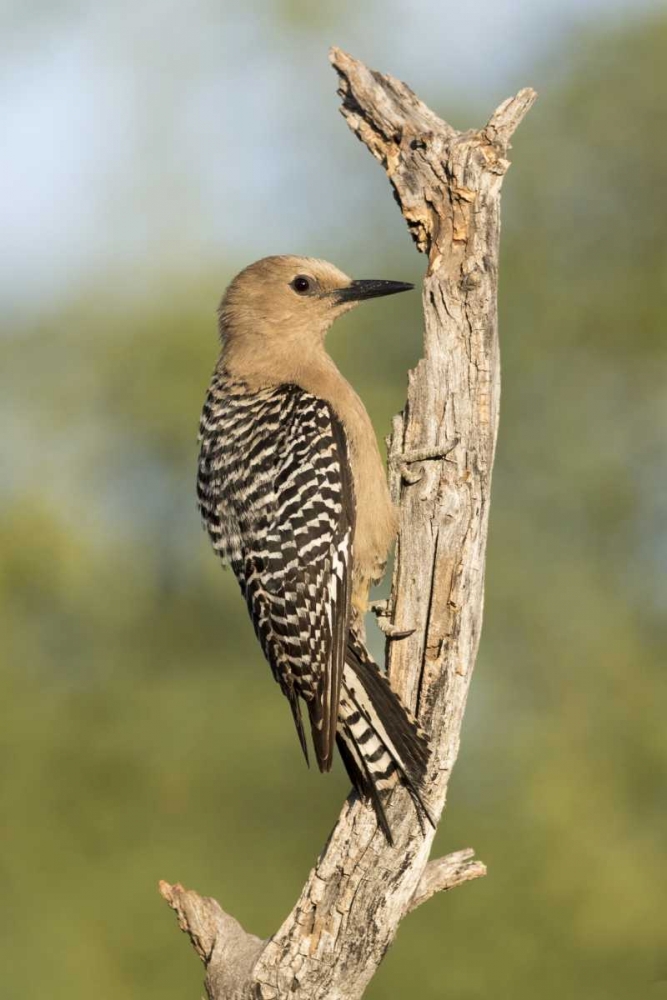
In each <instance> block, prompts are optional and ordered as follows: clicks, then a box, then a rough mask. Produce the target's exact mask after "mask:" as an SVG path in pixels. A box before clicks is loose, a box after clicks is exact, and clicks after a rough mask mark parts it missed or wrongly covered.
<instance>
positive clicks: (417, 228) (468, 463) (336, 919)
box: [161, 48, 536, 1000]
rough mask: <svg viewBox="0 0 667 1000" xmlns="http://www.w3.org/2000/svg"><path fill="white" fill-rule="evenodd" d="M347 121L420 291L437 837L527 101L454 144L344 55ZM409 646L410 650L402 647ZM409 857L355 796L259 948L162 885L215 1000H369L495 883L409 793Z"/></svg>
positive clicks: (410, 412)
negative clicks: (379, 977) (422, 816)
mask: <svg viewBox="0 0 667 1000" xmlns="http://www.w3.org/2000/svg"><path fill="white" fill-rule="evenodd" d="M331 62H332V63H333V66H334V68H335V70H336V72H337V73H338V77H339V94H340V96H341V98H342V113H343V115H344V116H345V118H346V120H347V122H348V124H349V126H350V128H351V129H352V130H353V131H354V132H355V133H356V134H357V136H358V137H359V138H360V139H361V141H362V142H364V143H365V145H366V146H367V147H368V149H369V150H370V151H371V153H372V154H373V155H374V156H375V157H376V159H378V160H379V161H380V163H381V164H382V165H383V167H384V168H385V171H386V173H387V176H388V178H389V181H390V183H391V185H392V188H393V190H394V193H395V195H396V198H397V200H398V203H399V205H400V207H401V211H402V213H403V215H404V217H405V220H406V222H407V224H408V227H409V230H410V232H411V234H412V236H413V238H414V240H415V242H416V244H417V248H418V249H419V250H420V251H422V252H424V253H426V254H428V260H429V264H428V269H427V273H426V277H425V279H424V287H423V308H424V320H425V331H424V357H423V359H422V360H421V361H420V362H419V364H418V365H417V367H416V368H415V369H414V371H412V372H410V374H409V384H408V397H407V403H406V406H405V409H404V411H403V413H402V414H400V415H399V416H397V417H396V418H395V419H394V422H393V430H392V435H391V439H390V443H389V469H390V476H391V479H392V491H393V495H394V498H395V500H396V502H397V504H398V507H399V518H400V525H399V539H398V543H397V550H396V558H395V563H394V577H393V583H392V592H391V597H390V600H389V602H388V606H387V608H386V609H385V612H386V615H387V618H388V620H389V624H390V626H392V628H390V629H389V632H388V634H391V635H392V636H393V637H392V638H391V639H390V640H389V641H388V644H387V645H388V648H387V666H388V670H389V674H390V678H391V682H392V685H393V686H394V688H395V689H396V690H397V691H398V692H399V694H400V695H401V696H402V698H403V699H404V701H405V702H407V703H408V704H409V705H410V706H411V707H412V708H413V709H414V710H415V711H416V712H417V713H418V715H419V718H420V721H421V723H422V725H423V726H424V727H425V728H426V729H427V730H428V731H429V733H430V736H431V740H432V746H433V755H432V762H431V770H430V774H429V785H428V788H427V790H426V794H427V798H428V805H429V810H430V812H431V814H432V815H433V816H434V817H435V818H436V820H438V819H439V818H440V816H441V814H442V811H443V809H444V806H445V799H446V795H447V786H448V783H449V777H450V774H451V771H452V768H453V766H454V762H455V760H456V757H457V754H458V748H459V738H460V732H461V723H462V720H463V713H464V710H465V704H466V698H467V694H468V688H469V684H470V677H471V674H472V670H473V666H474V663H475V657H476V654H477V647H478V643H479V636H480V631H481V625H482V609H483V591H484V554H485V547H486V535H487V524H488V515H489V500H490V488H491V470H492V465H493V456H494V450H495V443H496V432H497V425H498V403H499V395H500V375H499V354H498V337H497V312H496V293H497V280H498V241H499V234H500V187H501V183H502V179H503V176H504V174H505V172H506V170H507V167H508V166H509V161H508V160H507V150H508V147H509V141H510V139H511V137H512V134H513V133H514V131H515V129H516V128H517V126H518V125H519V123H520V122H521V120H522V118H523V117H524V115H525V114H526V112H527V111H528V110H529V108H530V106H531V104H532V103H533V101H534V100H535V96H536V95H535V93H534V91H532V90H529V89H526V90H522V91H520V93H519V94H517V95H516V97H513V98H510V99H509V100H507V101H505V102H504V103H503V104H502V105H501V106H500V107H499V108H498V109H497V110H496V111H495V112H494V114H493V115H492V117H491V119H490V121H489V122H488V124H487V125H486V126H484V127H483V128H481V129H479V130H478V131H474V130H471V131H468V132H457V131H456V130H455V129H453V128H452V127H451V126H450V125H448V124H447V123H446V122H444V121H442V120H441V119H440V118H438V117H437V116H436V115H435V114H434V113H433V112H432V111H430V110H429V108H427V107H426V105H424V104H423V103H422V102H421V101H420V100H419V99H418V98H417V97H416V96H415V94H413V92H412V91H411V90H410V89H409V88H408V87H407V86H406V85H405V84H404V83H401V82H400V81H398V80H395V79H393V78H392V77H390V76H385V75H383V74H380V73H377V72H374V71H372V70H370V69H368V68H367V67H366V66H364V65H363V63H360V62H358V61H357V60H355V59H353V58H352V57H351V56H348V55H346V54H345V53H344V52H342V51H341V50H340V49H335V48H334V49H332V52H331ZM400 634H402V635H403V638H396V636H397V635H400ZM387 813H388V818H389V822H390V824H391V827H392V831H394V835H395V843H394V845H393V846H390V845H388V844H387V842H386V840H385V838H384V836H383V834H382V833H381V831H379V830H378V828H377V824H376V821H375V815H374V813H373V810H372V809H371V808H369V807H367V806H366V805H365V804H364V803H362V802H360V801H358V800H357V799H356V798H355V797H354V796H350V798H349V799H348V800H347V802H346V803H345V806H344V807H343V811H342V813H341V816H340V818H339V820H338V823H337V825H336V827H335V829H334V831H333V833H332V836H331V838H330V839H329V842H328V843H327V845H326V847H325V848H324V850H323V852H322V854H321V855H320V857H319V859H318V861H317V863H316V865H315V867H314V869H313V870H312V872H311V873H310V875H309V877H308V880H307V882H306V884H305V886H304V888H303V891H302V893H301V896H300V898H299V900H298V902H297V904H296V906H295V907H294V909H293V910H292V912H291V913H290V914H289V916H288V917H287V919H286V920H285V922H284V923H283V925H282V927H281V928H280V929H279V930H278V931H277V932H276V933H275V934H274V935H273V936H272V937H271V938H269V939H268V940H267V941H261V940H260V939H259V938H257V937H254V936H253V935H251V934H248V933H247V932H246V931H244V930H243V928H242V927H241V926H240V924H238V923H237V921H236V920H234V918H233V917H230V916H228V915H227V914H226V913H224V911H223V910H222V909H221V907H220V906H219V905H218V903H216V902H215V900H212V899H209V898H206V897H201V896H199V895H198V894H197V893H195V892H192V891H188V890H184V889H183V888H182V887H181V886H178V885H176V886H170V885H168V884H167V883H161V892H162V894H163V896H164V898H165V899H166V900H167V902H168V903H169V905H170V906H171V907H172V908H173V909H174V910H175V911H176V913H177V915H178V919H179V922H180V925H181V927H182V928H183V929H184V930H185V931H187V933H188V934H189V935H190V938H191V940H192V943H193V945H194V947H195V948H196V950H197V952H198V954H199V955H200V957H201V958H202V960H203V962H204V964H205V966H206V988H207V991H208V995H209V997H210V998H211V1000H283V998H288V997H289V998H290V1000H325V998H326V1000H356V998H359V997H361V996H362V994H363V992H364V990H365V987H366V985H367V984H368V982H369V981H370V979H371V977H372V976H373V973H374V972H375V970H376V968H377V966H378V965H379V963H380V961H381V959H382V956H383V955H384V953H385V952H386V950H387V948H388V946H389V945H390V944H391V942H392V940H393V938H394V936H395V934H396V931H397V929H398V926H399V924H400V922H401V920H402V919H403V917H404V916H406V914H407V913H409V912H410V911H411V910H413V909H414V908H415V907H416V906H419V905H420V904H421V903H423V902H424V901H425V900H427V899H428V898H429V897H430V896H432V895H433V894H434V893H435V892H440V891H442V890H445V889H449V888H452V887H453V886H455V885H459V884H461V883H462V882H464V881H468V880H470V879H472V878H477V877H478V876H480V875H483V874H484V873H485V868H484V866H483V865H482V864H481V863H480V862H478V861H475V860H474V859H473V852H472V851H459V852H458V853H456V854H452V855H449V856H448V857H446V858H442V859H440V860H438V861H431V862H429V861H428V858H429V853H430V850H431V844H432V842H433V837H434V835H435V831H434V830H432V829H431V828H427V829H426V830H422V829H421V828H420V825H419V821H418V818H417V815H416V813H415V810H414V809H412V808H411V807H410V801H409V798H408V795H407V792H405V790H404V789H402V788H398V789H397V790H396V791H395V792H394V794H393V796H392V799H391V801H390V803H389V806H388V810H387Z"/></svg>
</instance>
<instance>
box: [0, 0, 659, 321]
mask: <svg viewBox="0 0 667 1000" xmlns="http://www.w3.org/2000/svg"><path fill="white" fill-rule="evenodd" d="M239 6H240V5H239V4H238V3H233V4H231V3H224V2H223V3H220V0H217V2H216V0H191V2H189V3H187V4H184V3H182V2H179V0H145V2H139V3H136V2H130V0H120V2H117V3H114V4H98V3H94V2H88V3H77V2H67V0H62V2H60V3H58V2H57V0H52V2H50V3H48V4H44V5H43V6H40V4H39V2H36V3H32V4H30V3H28V2H26V0H16V2H15V3H13V4H12V3H9V4H7V3H6V4H5V6H4V9H3V12H2V14H1V15H0V16H1V18H2V20H1V22H0V39H2V41H1V42H0V44H2V46H3V48H4V51H3V52H2V53H0V55H1V58H0V123H1V127H0V164H1V170H2V183H1V185H0V253H1V261H0V264H1V266H0V294H1V295H2V297H3V299H4V300H5V308H6V309H11V308H19V309H20V310H21V311H22V312H23V311H25V310H27V311H28V312H30V311H31V310H32V309H34V308H39V307H40V305H41V304H45V303H48V302H49V301H50V300H51V299H52V297H53V296H54V295H55V296H61V295H66V294H67V293H68V291H70V290H71V289H72V288H73V287H75V286H76V285H79V284H81V283H82V282H88V281H90V282H101V281H104V280H105V279H106V278H107V277H109V278H112V277H116V276H118V275H120V276H122V277H123V279H124V280H126V281H128V282H130V283H132V282H133V281H136V282H137V283H138V285H139V286H141V283H142V281H144V280H147V278H146V276H147V275H148V274H149V273H150V271H151V269H153V268H155V267H158V268H159V267H160V266H169V265H170V264H175V263H176V262H178V265H177V266H188V267H190V268H191V269H192V271H193V273H196V272H197V269H198V266H201V267H204V266H210V262H211V259H212V258H213V259H215V257H216V255H219V257H220V259H221V260H224V259H227V260H228V259H229V258H230V257H233V258H234V260H240V261H243V260H244V259H245V258H246V257H248V256H249V257H257V256H261V255H262V254H263V253H265V252H266V253H268V252H276V251H279V252H283V251H284V252H297V253H299V252H304V253H313V254H318V253H322V254H325V255H326V253H327V249H328V247H330V246H331V245H336V246H338V245H340V244H341V242H342V241H343V240H344V239H345V240H346V241H347V242H351V243H352V244H353V245H354V243H355V236H354V235H351V234H350V226H354V224H355V221H356V220H359V219H360V218H363V209H364V202H365V201H366V200H367V199H369V198H373V199H375V198H376V197H377V199H378V204H382V206H384V207H383V208H380V209H379V208H378V205H376V204H375V201H374V205H375V210H376V211H378V210H379V211H384V210H386V212H387V213H390V212H391V205H390V204H389V199H387V198H386V197H385V193H384V191H383V190H382V191H381V190H380V187H379V185H378V184H377V179H378V178H377V167H375V166H374V165H373V164H372V163H371V161H370V158H369V157H368V156H367V154H366V153H363V152H362V151H361V148H360V147H359V148H355V145H356V144H355V142H354V141H353V140H352V138H351V137H350V136H348V135H347V134H346V131H347V130H346V126H345V125H344V123H343V122H342V119H341V118H340V117H339V115H338V113H337V106H338V99H337V97H336V94H335V76H334V73H333V71H332V69H331V68H330V67H329V64H328V60H327V48H328V45H329V44H331V43H336V44H338V45H341V46H342V47H343V48H345V49H347V50H348V51H350V52H351V53H352V54H354V55H357V56H359V57H360V58H362V59H364V60H365V61H367V62H368V63H369V64H370V65H371V66H373V67H375V68H378V69H383V70H386V71H388V72H391V73H392V74H393V75H395V76H400V77H401V78H402V79H404V80H406V82H408V83H409V84H410V85H411V86H412V87H413V88H414V89H415V90H417V91H418V93H419V94H420V96H421V97H422V98H423V99H424V100H426V101H427V103H431V104H432V106H433V107H434V109H435V110H437V111H439V112H440V113H441V114H442V115H443V116H444V117H447V116H452V117H453V124H457V125H465V126H468V125H472V124H477V122H471V121H465V122H462V121H457V119H456V113H457V111H460V109H461V108H462V107H463V106H465V105H466V104H468V105H470V104H475V105H476V106H477V107H478V108H481V109H483V114H486V113H490V112H491V111H492V110H493V108H494V107H495V106H496V105H497V104H498V103H499V102H500V101H501V100H502V99H503V98H504V97H506V96H508V94H509V93H511V92H513V91H515V90H517V89H518V88H519V87H521V86H524V85H527V84H530V85H533V86H536V87H537V89H538V90H541V99H542V100H544V99H547V100H548V85H549V81H550V79H552V76H553V72H554V69H557V54H558V50H559V48H560V47H561V46H562V45H563V43H565V42H568V41H569V44H570V45H575V46H576V45H577V44H578V40H579V39H581V44H582V45H585V44H586V29H587V28H588V27H590V26H591V25H594V24H595V23H597V22H602V23H603V24H604V25H609V26H610V27H611V26H613V25H614V24H615V23H617V22H618V21H622V20H623V19H624V18H626V19H627V18H631V17H637V16H639V15H640V14H641V13H642V12H645V11H646V10H649V9H652V8H653V9H657V8H659V7H663V6H664V4H663V3H659V2H657V0H643V2H641V0H533V2H531V3H527V2H521V0H472V2H469V3H467V4H460V3H456V4H454V3H449V2H437V0H386V2H382V3H380V2H368V3H364V4H362V3H360V2H357V3H345V2H337V3H335V4H334V3H329V2H324V3H321V4H318V5H313V4H305V3H302V2H299V0H291V2H290V0H284V2H283V3H277V2H275V3H268V2H263V3H260V2H257V0H255V2H246V3H245V4H244V7H243V10H242V11H239ZM284 9H289V10H290V11H292V12H293V13H294V16H293V19H292V21H291V23H290V24H289V25H286V24H284V23H283V22H281V21H280V20H279V19H278V15H279V12H280V11H281V10H284ZM300 10H302V11H304V12H305V13H304V15H303V19H302V21H303V23H302V21H301V20H300V18H299V11H300ZM313 12H314V14H313ZM313 16H315V17H316V18H317V23H316V25H315V26H313V25H312V24H311V19H312V17H313ZM545 86H546V87H547V93H546V95H545V93H544V87H545ZM364 157H365V158H366V159H364ZM366 160H367V161H368V162H367V163H366ZM357 235H358V236H359V242H360V243H361V242H362V238H361V234H357ZM351 252H352V253H353V252H354V250H353V249H352V250H351ZM185 262H187V265H186V264H185Z"/></svg>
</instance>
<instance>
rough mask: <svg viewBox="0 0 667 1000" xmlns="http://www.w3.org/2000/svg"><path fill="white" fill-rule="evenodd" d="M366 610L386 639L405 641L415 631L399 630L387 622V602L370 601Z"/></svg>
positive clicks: (409, 629)
mask: <svg viewBox="0 0 667 1000" xmlns="http://www.w3.org/2000/svg"><path fill="white" fill-rule="evenodd" d="M368 610H369V611H372V612H373V614H374V615H375V620H376V622H377V626H378V628H379V629H380V631H381V632H382V633H383V635H385V636H386V637H387V639H407V637H408V636H409V635H412V634H413V632H414V631H415V630H414V629H413V628H399V626H398V625H394V624H393V622H390V621H389V604H388V601H370V602H369V605H368Z"/></svg>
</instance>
